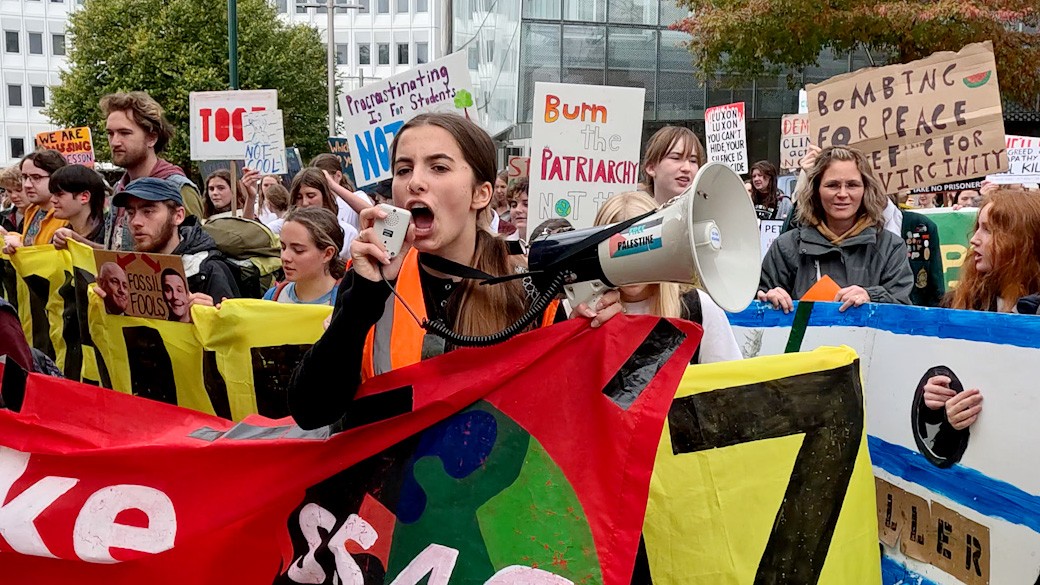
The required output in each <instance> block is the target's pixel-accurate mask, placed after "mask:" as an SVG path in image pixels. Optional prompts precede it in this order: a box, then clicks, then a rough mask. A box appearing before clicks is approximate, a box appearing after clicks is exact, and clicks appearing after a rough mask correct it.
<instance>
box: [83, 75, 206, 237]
mask: <svg viewBox="0 0 1040 585" xmlns="http://www.w3.org/2000/svg"><path fill="white" fill-rule="evenodd" d="M99 105H100V107H101V111H102V113H104V114H105V130H106V132H107V134H108V144H109V147H111V150H112V162H113V163H115V164H117V165H119V166H121V167H123V168H124V169H126V173H125V174H124V175H123V177H122V178H121V179H120V180H119V182H118V183H117V184H116V187H115V191H116V193H118V192H120V191H122V190H123V189H125V188H126V186H127V184H129V183H130V182H131V181H133V180H134V179H140V178H142V177H154V178H157V179H164V180H166V181H169V182H170V183H172V184H173V186H174V187H175V188H176V189H177V190H179V191H180V193H181V199H182V201H183V202H184V203H183V205H184V207H185V213H186V214H187V215H188V216H193V215H194V216H196V217H200V218H201V217H203V213H202V203H203V200H202V195H201V194H199V189H198V187H196V186H195V184H194V183H192V182H191V181H190V180H189V179H188V178H187V177H186V176H184V171H182V170H181V169H180V167H177V166H176V165H173V164H170V163H169V162H166V161H165V160H163V159H161V158H159V157H158V154H159V153H161V152H162V151H163V149H164V148H165V147H166V145H167V144H168V143H169V142H170V139H171V138H172V137H173V132H174V130H173V127H172V126H170V123H169V122H167V121H166V117H165V116H164V115H163V109H162V106H160V105H159V103H158V102H156V101H155V100H154V99H152V97H151V96H149V95H148V94H147V93H145V92H143V91H132V92H130V93H113V94H109V95H106V96H105V97H103V98H101V102H100V104H99ZM109 224H110V225H109V226H108V227H107V235H106V247H107V248H108V249H110V250H125V251H129V250H132V249H133V246H134V242H133V239H132V238H131V237H130V227H129V224H128V223H127V217H126V212H125V210H122V209H119V210H116V213H113V214H112V216H111V218H110V221H109Z"/></svg>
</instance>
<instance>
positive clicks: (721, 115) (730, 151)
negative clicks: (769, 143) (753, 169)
mask: <svg viewBox="0 0 1040 585" xmlns="http://www.w3.org/2000/svg"><path fill="white" fill-rule="evenodd" d="M745 122H746V118H745V117H744V102H737V103H735V104H726V105H724V106H715V107H714V108H708V109H707V110H704V138H705V142H707V144H706V145H705V146H707V149H708V161H710V162H720V163H723V164H725V165H726V166H728V167H729V168H731V169H733V172H735V173H737V174H740V175H743V174H745V173H747V172H748V154H747V127H746V124H745Z"/></svg>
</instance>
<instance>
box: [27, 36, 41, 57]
mask: <svg viewBox="0 0 1040 585" xmlns="http://www.w3.org/2000/svg"><path fill="white" fill-rule="evenodd" d="M29 54H30V55H42V54H43V33H40V32H30V33H29Z"/></svg>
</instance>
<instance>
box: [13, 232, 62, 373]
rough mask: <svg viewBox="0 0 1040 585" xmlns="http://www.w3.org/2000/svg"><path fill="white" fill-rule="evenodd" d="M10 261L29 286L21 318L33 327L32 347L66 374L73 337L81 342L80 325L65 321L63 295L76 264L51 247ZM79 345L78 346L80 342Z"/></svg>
mask: <svg viewBox="0 0 1040 585" xmlns="http://www.w3.org/2000/svg"><path fill="white" fill-rule="evenodd" d="M10 258H11V265H12V266H13V267H14V270H15V273H16V274H18V276H19V277H20V279H21V280H22V281H23V282H24V283H25V286H26V292H27V294H26V296H25V297H22V299H20V301H21V300H23V299H24V301H27V302H19V303H18V314H19V317H21V318H22V323H23V324H24V323H25V322H26V319H25V317H26V316H28V317H29V321H30V322H31V323H32V326H31V335H30V336H29V344H30V345H31V346H33V347H35V348H36V349H39V350H40V351H42V352H43V353H45V354H47V356H48V357H50V358H51V359H53V360H54V363H55V365H57V366H58V369H59V370H62V371H64V368H65V351H66V348H67V347H68V340H69V337H70V336H73V337H74V339H76V340H78V338H79V329H78V322H75V321H73V322H72V323H68V324H67V323H66V322H65V321H64V314H65V298H64V297H62V295H61V294H60V292H59V291H60V290H61V289H62V288H63V287H65V285H66V284H68V283H69V282H71V280H72V274H71V271H72V260H71V258H70V257H69V255H68V254H67V253H59V252H58V251H57V250H55V249H54V246H52V245H51V244H46V245H40V246H26V247H23V248H19V249H18V251H17V252H16V253H15V254H12V255H11V256H10ZM72 302H73V303H74V301H72ZM73 306H74V305H73ZM75 343H76V345H78V341H77V342H75Z"/></svg>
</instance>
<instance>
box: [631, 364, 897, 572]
mask: <svg viewBox="0 0 1040 585" xmlns="http://www.w3.org/2000/svg"><path fill="white" fill-rule="evenodd" d="M643 535H644V539H645V543H646V560H647V562H648V565H649V571H650V573H651V575H652V576H653V582H654V584H655V585H662V584H673V583H674V584H680V583H681V584H684V585H745V584H747V585H750V584H751V583H814V584H820V585H839V584H840V585H846V584H849V583H856V584H871V583H873V584H877V583H880V581H881V569H880V563H881V559H880V553H879V549H878V533H877V510H876V507H875V494H874V478H873V472H872V469H871V465H870V459H869V457H868V454H867V443H866V435H865V432H864V415H863V393H862V386H861V384H860V375H859V362H858V360H857V357H856V354H855V352H853V351H852V350H851V349H849V348H844V347H843V348H822V349H819V350H816V351H814V352H809V353H798V354H785V355H780V356H769V357H763V358H754V359H751V360H744V361H738V362H723V363H716V364H706V365H699V366H691V367H690V368H688V369H687V371H686V375H685V376H684V377H683V380H682V382H681V383H680V385H679V389H678V391H677V392H676V395H675V400H674V401H673V403H672V407H671V409H670V412H669V415H668V419H667V421H666V423H665V428H664V432H663V433H662V436H661V443H660V447H659V449H658V454H657V460H656V463H655V466H654V473H653V477H652V479H651V484H650V495H649V498H648V502H647V511H646V519H645V522H644V527H643Z"/></svg>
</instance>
